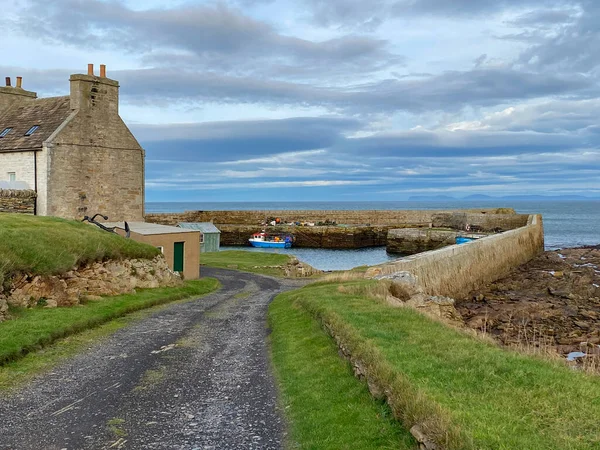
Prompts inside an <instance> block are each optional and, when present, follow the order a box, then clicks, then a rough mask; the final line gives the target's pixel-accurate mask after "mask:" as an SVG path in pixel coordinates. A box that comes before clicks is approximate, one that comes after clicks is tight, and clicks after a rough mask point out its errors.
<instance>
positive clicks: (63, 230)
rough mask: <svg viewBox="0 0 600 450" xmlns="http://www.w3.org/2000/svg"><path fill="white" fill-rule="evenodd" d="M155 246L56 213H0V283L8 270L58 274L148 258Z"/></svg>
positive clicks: (155, 250) (11, 271)
mask: <svg viewBox="0 0 600 450" xmlns="http://www.w3.org/2000/svg"><path fill="white" fill-rule="evenodd" d="M159 253H160V252H159V250H157V249H156V248H155V247H153V246H151V245H147V244H142V243H140V242H136V241H134V240H132V239H124V238H123V237H121V236H119V235H117V234H114V233H107V232H106V231H102V230H100V229H99V228H98V227H96V226H93V225H90V224H85V223H81V222H76V221H73V220H65V219H59V218H56V217H40V216H28V215H26V214H7V213H2V214H0V283H2V282H3V279H4V278H5V277H6V276H7V275H8V274H10V273H14V272H30V273H32V274H36V275H50V274H60V273H64V272H67V271H69V270H71V269H72V268H73V267H74V266H78V265H82V264H85V263H88V262H93V261H102V260H107V259H125V258H143V259H152V258H154V257H155V256H157V255H158V254H159Z"/></svg>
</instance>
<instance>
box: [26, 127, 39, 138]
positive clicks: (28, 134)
mask: <svg viewBox="0 0 600 450" xmlns="http://www.w3.org/2000/svg"><path fill="white" fill-rule="evenodd" d="M39 127H40V126H39V125H34V126H32V127H31V128H30V129H29V130H27V133H25V136H31V135H32V134H33V133H35V131H36V130H37V129H38V128H39Z"/></svg>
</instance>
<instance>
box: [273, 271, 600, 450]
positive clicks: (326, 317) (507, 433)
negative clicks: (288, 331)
mask: <svg viewBox="0 0 600 450" xmlns="http://www.w3.org/2000/svg"><path fill="white" fill-rule="evenodd" d="M368 283H373V282H372V281H354V282H350V283H349V285H355V286H356V285H359V286H360V285H363V284H368ZM352 291H353V289H339V285H338V284H332V285H322V284H321V285H318V286H307V287H305V288H303V289H300V290H297V291H294V292H290V293H286V294H283V295H282V296H281V299H280V300H279V301H281V302H283V301H286V302H288V303H291V304H292V305H293V306H295V307H300V308H302V309H303V310H304V311H307V312H309V313H310V314H311V315H312V316H313V317H314V318H316V319H318V320H319V321H320V322H322V323H323V324H324V325H325V326H326V327H327V328H328V329H330V331H331V333H332V334H334V335H335V336H336V338H337V339H338V341H340V343H341V344H342V345H343V347H344V348H345V349H346V350H347V351H348V352H349V353H350V354H352V356H353V357H354V358H356V359H357V360H359V361H360V362H361V364H362V366H363V367H364V369H365V372H366V374H367V377H368V378H369V379H370V380H372V381H374V382H376V383H377V384H379V385H381V386H383V387H384V388H385V389H386V390H387V397H388V402H389V403H390V405H391V407H392V410H393V411H394V413H395V414H396V416H397V417H398V419H399V420H401V421H402V422H403V423H404V424H405V426H406V427H407V428H410V427H412V426H413V425H415V424H418V425H420V426H421V428H422V429H423V430H424V431H425V432H426V434H427V435H429V436H432V437H434V438H435V439H436V441H437V442H438V443H440V444H441V445H442V446H443V448H448V449H464V448H467V449H468V448H477V449H528V450H551V449H556V450H558V449H561V450H563V449H573V450H580V449H581V450H583V449H597V448H598V442H600V428H598V426H597V418H598V417H600V378H598V377H594V376H590V375H586V374H583V373H578V372H574V371H572V370H571V369H569V368H566V367H564V366H563V365H561V364H558V363H553V362H549V361H543V360H540V359H537V358H531V357H527V356H524V355H520V354H517V353H515V352H511V351H508V350H506V349H502V348H499V347H497V346H495V345H493V344H490V343H486V342H483V341H480V340H478V339H476V338H473V337H471V336H468V335H467V334H465V333H461V332H459V331H456V330H453V329H451V328H449V327H447V326H445V325H443V324H441V323H438V322H436V321H433V320H431V319H428V318H427V317H425V316H424V315H422V314H419V313H418V312H416V311H414V310H411V309H409V308H391V307H390V306H388V305H386V304H384V303H383V302H381V301H377V300H373V299H369V298H366V297H365V296H362V295H360V294H354V293H352ZM316 382H317V381H316Z"/></svg>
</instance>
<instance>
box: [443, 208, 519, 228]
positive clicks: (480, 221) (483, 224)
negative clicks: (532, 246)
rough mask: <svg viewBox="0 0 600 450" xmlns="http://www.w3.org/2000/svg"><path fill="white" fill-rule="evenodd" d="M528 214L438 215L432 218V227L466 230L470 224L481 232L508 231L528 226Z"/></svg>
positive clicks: (456, 213) (467, 213) (470, 213)
mask: <svg viewBox="0 0 600 450" xmlns="http://www.w3.org/2000/svg"><path fill="white" fill-rule="evenodd" d="M528 217H529V216H528V215H527V214H490V213H485V214H482V213H473V212H463V211H454V212H450V213H436V214H434V215H433V216H432V220H431V222H432V226H433V227H435V228H452V229H454V230H464V229H465V227H466V225H467V224H468V225H469V226H470V227H471V228H478V229H479V230H481V231H506V230H514V229H515V228H519V227H524V226H525V225H527V219H528Z"/></svg>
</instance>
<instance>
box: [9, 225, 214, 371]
mask: <svg viewBox="0 0 600 450" xmlns="http://www.w3.org/2000/svg"><path fill="white" fill-rule="evenodd" d="M107 234H108V233H107ZM218 287H219V282H218V281H217V280H215V279H214V278H203V279H201V280H191V281H186V282H185V283H184V285H183V286H180V287H170V288H156V289H139V290H138V291H137V292H136V293H135V294H123V295H116V296H112V297H104V298H102V299H101V300H89V301H87V302H86V303H85V304H83V305H79V306H72V307H61V308H41V307H37V308H29V309H21V308H19V309H12V310H11V315H12V316H13V318H12V319H10V320H7V321H4V322H2V323H0V365H1V364H5V363H7V362H9V361H15V360H18V359H19V358H22V357H23V356H24V355H26V354H27V353H29V352H32V351H35V350H39V349H42V348H44V347H46V346H48V345H50V344H52V343H53V342H55V341H56V340H58V339H61V338H64V337H66V336H69V335H72V334H75V333H79V332H81V331H84V330H87V329H90V328H93V327H97V326H99V325H101V324H103V323H106V322H108V321H110V320H112V319H115V318H118V317H121V316H124V315H125V314H129V313H131V312H134V311H138V310H140V309H144V308H149V307H152V306H155V305H160V304H164V303H168V302H172V301H175V300H180V299H183V298H188V297H195V296H201V295H204V294H207V293H209V292H212V291H214V290H216V289H217V288H218Z"/></svg>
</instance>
